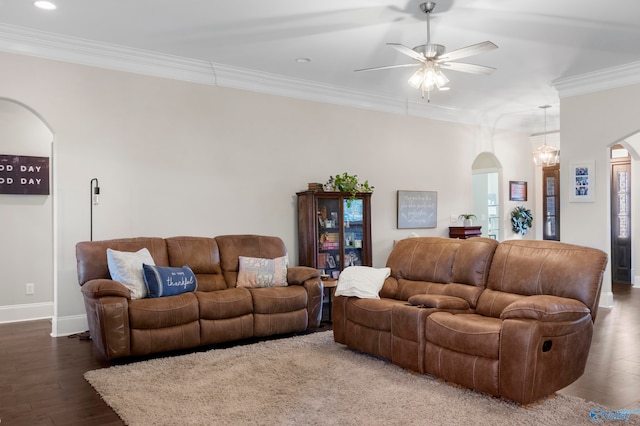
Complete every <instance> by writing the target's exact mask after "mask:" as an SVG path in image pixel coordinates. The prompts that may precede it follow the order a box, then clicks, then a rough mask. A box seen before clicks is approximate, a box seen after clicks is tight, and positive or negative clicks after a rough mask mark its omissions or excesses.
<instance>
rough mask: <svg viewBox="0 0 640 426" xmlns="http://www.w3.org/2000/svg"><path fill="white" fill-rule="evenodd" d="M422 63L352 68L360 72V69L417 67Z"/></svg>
mask: <svg viewBox="0 0 640 426" xmlns="http://www.w3.org/2000/svg"><path fill="white" fill-rule="evenodd" d="M420 65H422V64H401V65H387V66H384V67H373V68H362V69H359V70H353V71H354V72H360V71H376V70H388V69H391V68H403V67H417V66H420Z"/></svg>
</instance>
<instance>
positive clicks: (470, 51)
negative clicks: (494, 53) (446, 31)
mask: <svg viewBox="0 0 640 426" xmlns="http://www.w3.org/2000/svg"><path fill="white" fill-rule="evenodd" d="M497 48H498V46H496V45H495V44H493V43H491V42H490V41H483V42H482V43H478V44H472V45H471V46H467V47H463V48H461V49H457V50H453V51H451V52H449V53H445V54H444V55H442V56H438V57H437V58H436V62H444V61H455V60H458V59H462V58H466V57H467V56H471V55H477V54H478V53H482V52H487V51H489V50H493V49H497Z"/></svg>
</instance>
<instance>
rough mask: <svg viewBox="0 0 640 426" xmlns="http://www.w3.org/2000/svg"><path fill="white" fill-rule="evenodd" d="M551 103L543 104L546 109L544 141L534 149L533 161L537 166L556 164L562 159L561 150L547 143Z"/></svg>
mask: <svg viewBox="0 0 640 426" xmlns="http://www.w3.org/2000/svg"><path fill="white" fill-rule="evenodd" d="M550 107H551V105H542V106H540V108H542V109H543V110H544V143H543V144H542V145H540V146H539V147H537V148H536V149H534V150H533V162H534V163H535V165H536V166H544V167H548V166H555V165H556V164H558V161H560V151H559V150H557V149H555V148H554V147H552V146H549V145H547V108H550Z"/></svg>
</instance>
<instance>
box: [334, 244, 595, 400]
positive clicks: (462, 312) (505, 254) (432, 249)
mask: <svg viewBox="0 0 640 426" xmlns="http://www.w3.org/2000/svg"><path fill="white" fill-rule="evenodd" d="M606 263H607V255H606V253H604V252H602V251H600V250H597V249H593V248H587V247H581V246H576V245H571V244H566V243H560V242H553V241H533V240H513V241H505V242H502V243H498V242H496V241H495V240H492V239H487V238H472V239H468V240H456V239H449V238H437V237H433V238H431V237H424V238H409V239H405V240H401V241H399V242H398V243H397V244H396V245H395V247H394V249H393V250H392V252H391V253H390V255H389V258H388V260H387V267H388V268H390V276H389V277H388V278H386V279H385V281H384V284H383V286H382V288H381V290H380V292H379V297H380V298H379V299H373V298H370V299H365V298H357V297H347V296H336V297H335V299H334V301H333V311H332V315H333V321H334V322H333V332H334V340H335V341H336V342H339V343H343V344H346V345H347V346H348V347H350V348H352V349H355V350H358V351H361V352H365V353H368V354H371V355H374V356H376V357H380V358H384V359H386V360H389V361H391V362H393V363H394V364H397V365H399V366H401V367H403V368H406V369H409V370H413V371H416V372H418V373H426V374H431V375H433V376H436V377H439V378H442V379H445V380H447V381H450V382H454V383H456V384H459V385H462V386H465V387H468V388H472V389H475V390H477V391H480V392H484V393H488V394H491V395H494V396H498V397H505V398H508V399H510V400H513V401H515V402H518V403H521V404H528V403H530V402H533V401H535V400H537V399H539V398H542V397H544V396H547V395H550V394H552V393H553V392H555V391H557V390H559V389H561V388H563V387H565V386H568V385H569V384H571V383H572V382H574V381H575V380H576V379H578V378H579V377H580V376H581V375H582V373H583V372H584V368H585V365H586V361H587V356H588V353H589V348H590V345H591V337H592V334H593V323H594V321H595V318H596V313H597V309H598V300H599V296H600V287H601V284H602V277H603V272H604V269H605V266H606ZM339 287H340V286H338V288H339Z"/></svg>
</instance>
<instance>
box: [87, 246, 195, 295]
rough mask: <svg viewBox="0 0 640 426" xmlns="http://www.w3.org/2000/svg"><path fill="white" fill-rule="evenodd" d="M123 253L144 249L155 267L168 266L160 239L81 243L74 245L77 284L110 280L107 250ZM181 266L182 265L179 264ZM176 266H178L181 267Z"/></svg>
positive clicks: (164, 249) (165, 252) (165, 247)
mask: <svg viewBox="0 0 640 426" xmlns="http://www.w3.org/2000/svg"><path fill="white" fill-rule="evenodd" d="M109 248H110V249H112V250H119V251H125V252H134V251H138V250H140V249H141V248H146V249H148V250H149V252H150V253H151V257H152V258H153V261H154V263H155V264H156V265H163V266H168V265H169V261H168V259H167V244H166V243H165V241H164V239H162V238H157V237H154V238H120V239H115V240H105V241H81V242H79V243H78V244H76V260H77V266H78V283H79V284H80V285H83V284H84V283H86V282H87V281H90V280H95V279H99V278H106V279H112V277H111V274H109V265H108V263H107V249H109ZM181 265H184V263H183V264H181ZM181 265H178V266H181Z"/></svg>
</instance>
